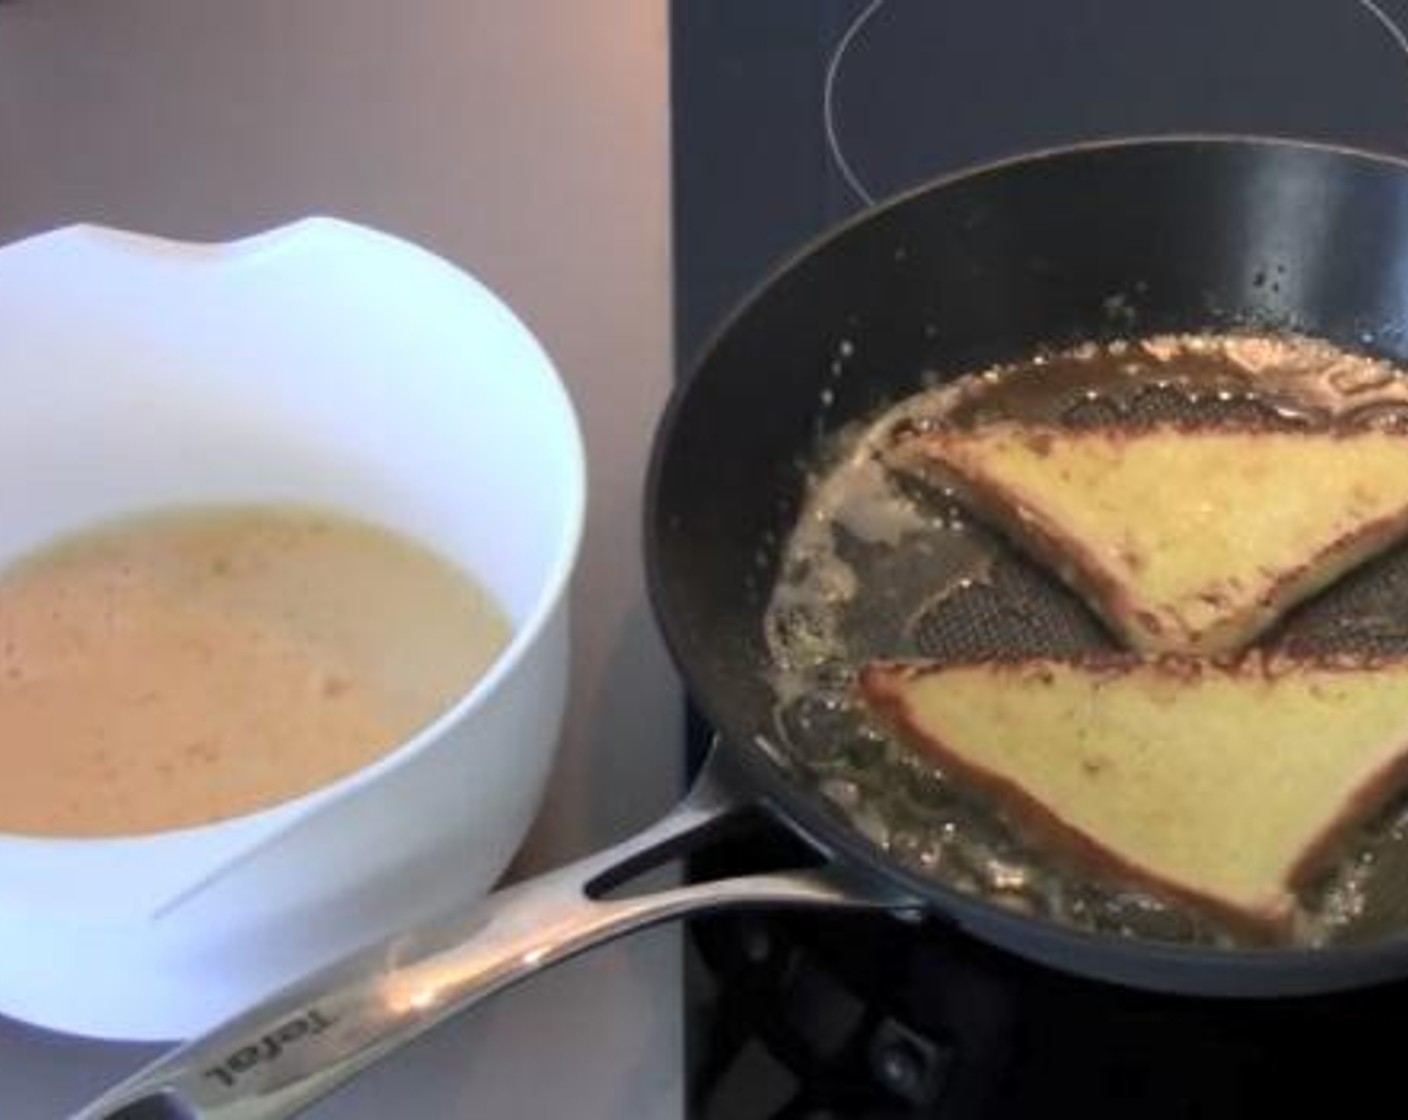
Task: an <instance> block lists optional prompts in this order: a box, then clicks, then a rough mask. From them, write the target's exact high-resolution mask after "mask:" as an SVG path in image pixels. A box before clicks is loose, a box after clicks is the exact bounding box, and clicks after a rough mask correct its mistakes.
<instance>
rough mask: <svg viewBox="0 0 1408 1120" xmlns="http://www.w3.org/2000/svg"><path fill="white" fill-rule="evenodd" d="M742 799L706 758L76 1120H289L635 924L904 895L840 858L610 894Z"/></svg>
mask: <svg viewBox="0 0 1408 1120" xmlns="http://www.w3.org/2000/svg"><path fill="white" fill-rule="evenodd" d="M747 807H748V806H746V805H744V804H743V803H741V802H739V801H738V800H737V799H736V798H735V797H734V796H733V795H732V794H730V793H729V792H728V790H727V788H726V786H725V784H723V783H721V782H720V781H719V780H718V775H717V764H716V763H712V762H711V763H709V764H706V766H705V768H704V770H703V771H701V773H700V776H699V778H698V779H697V780H696V782H695V784H694V787H693V789H692V790H691V791H690V793H689V795H688V796H687V797H686V798H685V799H684V800H683V801H682V802H681V803H680V804H679V805H678V806H677V807H676V808H675V809H674V810H673V811H672V812H670V813H669V814H668V815H667V816H665V817H664V818H663V819H662V820H660V821H658V822H657V823H656V824H654V825H652V826H651V827H649V828H647V829H645V830H644V831H642V832H640V833H638V834H636V835H635V836H632V837H630V838H629V839H627V840H624V841H622V842H621V843H619V844H617V845H616V846H614V847H612V848H608V849H607V850H605V851H603V852H599V853H597V854H595V855H590V856H587V857H586V858H584V859H582V860H579V861H578V862H576V863H572V864H569V865H568V866H566V867H563V868H560V869H558V870H556V871H552V872H549V873H547V874H545V875H542V876H540V877H538V878H535V879H531V880H528V881H525V882H522V883H519V884H517V885H515V886H512V887H509V888H507V889H505V890H502V891H499V892H497V893H495V894H492V895H490V896H489V897H488V898H486V899H484V900H483V901H482V902H480V903H479V904H478V905H476V906H474V907H472V908H469V909H467V910H464V911H462V912H460V913H456V914H452V915H448V916H446V917H444V918H441V919H438V920H436V921H434V922H430V923H426V924H424V925H422V926H420V927H418V928H416V929H414V930H411V931H408V932H406V933H403V934H399V935H397V936H395V937H393V938H391V939H389V940H387V941H385V942H383V943H381V944H379V945H375V946H373V947H371V948H368V949H364V950H362V951H360V952H358V953H355V954H353V955H352V956H350V957H348V958H346V959H344V960H343V961H341V962H340V963H337V964H334V965H332V966H330V967H329V968H327V969H325V970H324V971H322V972H320V973H317V974H315V975H314V976H312V977H310V978H309V979H307V980H305V981H302V982H300V983H297V984H294V985H293V986H291V987H290V988H287V989H285V990H284V991H283V992H281V993H279V994H277V995H275V996H273V997H272V998H271V999H270V1000H268V1001H267V1002H266V1003H264V1004H262V1005H261V1006H259V1007H256V1008H254V1009H252V1010H250V1011H248V1012H246V1013H245V1014H243V1015H241V1016H239V1017H237V1018H235V1019H233V1020H231V1021H230V1022H229V1023H227V1024H225V1025H224V1026H222V1027H218V1028H216V1029H215V1030H214V1031H213V1032H212V1033H210V1034H209V1035H207V1036H205V1037H204V1038H200V1039H196V1040H195V1041H192V1042H190V1043H187V1044H185V1045H184V1046H182V1047H180V1048H178V1049H176V1050H174V1051H172V1052H171V1053H170V1054H167V1055H166V1056H164V1057H162V1058H160V1059H158V1060H157V1061H156V1062H155V1063H153V1064H152V1065H150V1066H148V1067H147V1068H146V1069H144V1070H142V1071H140V1072H139V1073H137V1074H136V1075H135V1076H134V1077H132V1078H131V1079H130V1080H128V1081H126V1082H124V1083H123V1084H121V1085H119V1086H118V1087H116V1088H115V1089H113V1090H111V1091H110V1092H108V1093H107V1094H105V1095H104V1096H103V1097H102V1098H101V1099H99V1100H97V1101H95V1102H94V1103H93V1104H91V1105H89V1106H88V1107H87V1108H85V1109H83V1110H82V1111H81V1112H79V1113H77V1114H75V1116H74V1118H73V1120H235V1118H238V1120H277V1118H279V1117H286V1116H293V1115H296V1114H297V1113H299V1112H301V1111H302V1110H303V1109H304V1108H306V1107H307V1106H309V1105H310V1104H312V1103H313V1102H314V1101H316V1100H318V1099H319V1098H320V1097H322V1096H324V1095H326V1094H327V1093H330V1092H331V1091H332V1090H333V1089H335V1088H337V1087H338V1086H339V1085H341V1084H342V1083H343V1082H345V1081H347V1080H348V1079H349V1078H351V1077H353V1076H354V1075H356V1074H357V1073H359V1072H360V1071H361V1070H363V1069H365V1068H366V1067H367V1066H369V1065H371V1064H372V1063H373V1062H375V1061H377V1060H378V1059H380V1058H382V1057H384V1056H385V1055H387V1054H389V1053H390V1052H391V1051H393V1050H395V1049H396V1048H397V1047H399V1046H401V1045H403V1044H404V1043H406V1042H409V1041H410V1040H411V1039H413V1038H415V1037H417V1036H418V1035H420V1034H421V1033H422V1032H424V1031H426V1030H428V1029H430V1028H431V1027H433V1026H435V1025H436V1024H437V1023H440V1022H442V1021H443V1020H445V1019H447V1018H449V1017H450V1016H452V1015H454V1014H456V1013H458V1012H460V1011H463V1010H465V1009H466V1008H469V1007H471V1006H473V1005H474V1004H476V1003H478V1002H479V1001H480V1000H482V999H484V998H486V997H487V996H490V995H492V994H494V993H495V992H497V991H499V990H500V989H502V988H505V987H507V986H509V985H510V984H513V983H515V982H516V981H518V980H521V979H523V978H524V977H526V976H529V975H531V974H533V973H536V972H538V971H540V970H542V969H544V968H547V967H548V966H550V965H553V964H556V963H557V962H559V961H562V960H566V959H567V958H568V957H571V956H574V955H575V954H577V953H579V952H581V951H582V950H584V949H587V948H590V947H591V946H594V945H599V944H601V943H603V942H605V941H609V940H611V939H612V938H615V937H619V936H621V935H622V934H626V933H630V932H632V931H633V930H638V929H643V928H645V927H646V926H650V925H654V924H656V923H659V922H664V921H667V920H669V919H672V918H678V917H682V916H685V915H688V914H700V913H704V912H706V911H711V910H717V909H721V908H725V907H740V906H764V905H770V906H801V907H823V906H826V907H832V906H839V907H852V908H854V907H864V908H880V909H902V908H904V907H905V906H906V901H905V900H902V899H898V898H897V897H896V896H894V895H893V894H888V893H884V892H883V888H882V887H878V886H876V885H873V884H872V883H869V882H867V880H866V879H865V878H864V877H862V876H858V875H853V874H851V873H850V872H849V871H848V870H847V869H845V868H844V867H842V866H840V865H835V864H832V865H828V866H823V867H819V868H813V869H809V870H804V871H793V872H780V873H771V874H762V875H752V876H741V877H738V878H731V879H722V880H717V881H715V882H709V883H694V884H686V885H682V886H670V887H665V888H663V889H660V890H656V891H651V892H647V893H640V894H633V895H630V896H629V897H616V898H608V897H605V895H606V893H607V892H609V891H611V890H612V889H613V888H614V887H616V886H619V885H621V884H623V883H624V882H626V881H627V880H629V879H631V878H633V877H634V876H635V875H636V874H638V873H640V872H642V871H645V870H649V869H650V868H653V867H658V866H659V865H660V864H662V863H663V862H664V861H665V860H667V859H669V858H671V857H672V856H675V855H678V854H680V853H681V852H682V851H684V850H685V849H686V848H689V847H697V846H699V843H701V842H702V841H703V840H704V839H705V838H706V836H707V835H708V834H710V833H712V832H714V831H715V830H716V829H717V828H718V827H719V826H721V825H722V824H723V823H725V822H726V821H728V820H730V819H735V818H737V816H738V815H739V814H740V812H741V811H742V810H744V809H746V808H747Z"/></svg>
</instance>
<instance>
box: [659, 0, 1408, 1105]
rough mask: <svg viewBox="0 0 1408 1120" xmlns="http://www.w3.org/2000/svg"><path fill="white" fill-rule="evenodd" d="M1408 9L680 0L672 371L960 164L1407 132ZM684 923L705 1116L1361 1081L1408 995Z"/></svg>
mask: <svg viewBox="0 0 1408 1120" xmlns="http://www.w3.org/2000/svg"><path fill="white" fill-rule="evenodd" d="M1403 28H1408V0H1236V2H1234V3H1229V2H1227V0H1180V2H1178V3H1169V2H1168V0H1118V2H1117V0H1056V2H1053V0H675V2H674V4H673V7H672V19H671V37H672V67H673V75H674V77H673V81H674V149H675V155H674V161H675V166H674V171H675V207H676V209H675V235H676V236H675V260H676V306H677V340H678V353H679V359H680V362H679V364H680V370H681V373H683V372H685V371H687V369H688V368H689V366H690V365H691V364H692V361H693V359H694V356H695V355H696V354H697V353H698V351H699V350H700V348H701V347H702V346H703V345H704V343H705V341H706V339H707V337H708V335H709V333H710V332H711V331H712V330H713V329H714V328H715V327H716V326H717V324H718V323H719V322H720V321H721V319H722V318H723V317H724V316H725V315H726V314H727V312H728V311H729V309H730V308H732V307H733V306H734V305H735V304H736V303H737V302H738V301H739V300H740V299H741V298H743V297H744V296H745V295H746V294H747V292H748V291H749V290H751V289H752V288H753V287H754V286H755V285H757V284H758V283H759V282H761V281H762V280H763V279H764V278H765V277H766V275H767V274H768V272H769V271H770V270H771V269H772V268H773V267H774V266H775V265H776V264H777V263H779V262H780V261H781V260H782V259H785V258H786V257H787V256H788V255H790V254H791V253H793V252H795V251H797V250H798V249H800V248H801V247H802V246H803V245H804V244H805V243H806V242H807V241H808V240H809V239H810V238H811V237H813V236H815V235H816V234H817V233H819V232H821V231H822V230H824V229H826V228H827V227H829V226H831V225H833V224H835V223H837V222H839V221H841V220H842V219H844V218H846V217H848V216H850V215H852V214H854V213H857V212H860V211H862V210H863V209H865V208H866V207H867V206H870V205H872V204H874V203H875V202H877V201H882V200H884V199H885V198H887V197H890V196H893V195H894V194H896V193H898V192H901V191H903V190H905V189H907V188H909V187H912V186H914V185H917V184H919V183H921V182H923V181H925V180H927V179H929V178H931V177H934V176H937V175H940V174H943V173H946V172H951V171H954V170H957V169H959V168H962V167H966V166H970V165H973V164H976V163H980V162H984V161H988V160H992V159H996V158H1000V157H1003V156H1007V155H1011V154H1015V153H1018V152H1022V151H1029V150H1033V149H1039V148H1043V147H1049V146H1053V145H1059V144H1065V143H1070V142H1076V141H1081V140H1089V139H1097V138H1105V137H1112V136H1131V135H1147V134H1162V133H1172V132H1180V133H1188V132H1217V133H1228V132H1235V133H1250V134H1265V135H1279V136H1292V137H1301V138H1306V139H1315V140H1325V141H1333V142H1340V143H1347V144H1351V145H1354V146H1360V147H1368V148H1373V149H1377V150H1380V151H1387V152H1394V153H1404V154H1408V37H1405V35H1404V31H1403V30H1402V29H1403ZM707 730H708V729H707V728H704V727H702V726H701V725H700V724H699V722H698V721H697V720H695V721H693V722H692V729H691V751H692V753H693V754H695V755H697V754H698V752H699V750H700V748H701V744H702V742H703V739H704V737H705V736H706V735H707ZM779 844H780V845H781V848H780V849H778V850H771V849H770V848H769V846H768V845H766V844H763V845H760V844H758V843H756V842H754V843H751V844H749V845H746V846H744V847H740V848H738V849H735V850H732V851H723V852H720V853H717V854H715V855H713V856H712V857H710V860H711V861H712V865H713V867H714V868H715V869H718V868H720V867H727V868H738V867H745V866H749V865H753V864H758V863H760V862H766V861H769V860H772V859H785V858H786V852H785V850H781V849H783V848H785V844H783V843H782V842H781V841H779ZM690 945H691V951H690V968H689V970H688V972H689V984H688V997H689V1006H690V1016H689V1046H690V1053H691V1059H692V1092H691V1110H692V1115H693V1116H695V1117H697V1118H700V1120H723V1118H728V1120H754V1118H757V1120H762V1118H781V1117H790V1118H794V1120H802V1118H809V1120H823V1118H825V1117H833V1118H839V1117H858V1118H862V1120H865V1118H890V1117H893V1118H900V1117H920V1116H922V1117H1004V1118H1005V1117H1013V1116H1032V1115H1038V1114H1042V1113H1046V1112H1051V1111H1056V1112H1060V1111H1063V1110H1065V1111H1074V1110H1076V1109H1079V1110H1080V1111H1081V1113H1082V1114H1083V1115H1087V1116H1130V1115H1138V1116H1142V1117H1161V1118H1162V1117H1175V1116H1176V1117H1233V1116H1239V1117H1241V1116H1257V1115H1270V1114H1272V1113H1281V1112H1283V1111H1284V1110H1285V1109H1286V1108H1287V1107H1288V1106H1289V1105H1291V1104H1293V1103H1296V1102H1300V1103H1305V1104H1309V1105H1310V1106H1311V1107H1313V1108H1315V1109H1317V1110H1321V1109H1341V1110H1352V1111H1362V1110H1365V1109H1367V1107H1369V1102H1371V1101H1372V1100H1374V1099H1375V1095H1376V1094H1378V1093H1379V1092H1380V1091H1381V1090H1382V1091H1385V1092H1389V1093H1392V1091H1393V1090H1394V1088H1395V1084H1396V1082H1397V1080H1398V1078H1397V1068H1396V1067H1397V1061H1398V1059H1397V1052H1396V1051H1397V1048H1396V1045H1395V1041H1394V1040H1395V1036H1396V1034H1397V1031H1398V1029H1400V1028H1399V1025H1400V1024H1402V1023H1404V1022H1408V987H1405V986H1402V985H1393V986H1385V987H1382V988H1379V989H1376V990H1374V991H1370V992H1364V993H1358V994H1354V995H1345V996H1336V997H1327V998H1318V999H1310V1000H1304V999H1303V1000H1295V1001H1272V1002H1260V1003H1236V1002H1216V1001H1204V1000H1186V999H1175V998H1171V997H1158V996H1151V995H1145V994H1141V993H1134V992H1126V991H1123V990H1120V989H1114V988H1108V987H1103V986H1099V985H1094V984H1091V983H1087V982H1084V981H1079V980H1074V979H1071V978H1068V977H1064V976H1061V975H1058V974H1056V973H1052V972H1049V971H1047V970H1045V969H1041V968H1037V967H1035V966H1032V965H1028V964H1026V963H1024V962H1021V961H1017V960H1015V959H1013V958H1011V957H1008V956H1006V955H1004V954H1002V953H999V952H996V951H994V950H991V949H989V948H987V947H985V946H981V945H977V944H974V943H972V942H970V941H969V940H967V939H966V938H963V937H962V936H960V935H956V934H953V933H951V932H942V931H938V930H935V929H931V928H929V927H926V926H921V927H917V928H916V927H910V926H903V925H900V924H899V923H896V922H893V921H891V920H889V919H885V918H856V917H844V918H843V917H839V916H830V917H821V916H816V915H806V916H799V915H792V916H787V917H785V918H783V917H778V916H768V915H746V916H735V917H726V918H715V919H709V920H706V921H698V922H696V923H694V924H693V926H692V929H691V935H690ZM1377 1107H1383V1106H1382V1105H1379V1106H1377Z"/></svg>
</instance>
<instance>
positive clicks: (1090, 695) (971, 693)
mask: <svg viewBox="0 0 1408 1120" xmlns="http://www.w3.org/2000/svg"><path fill="white" fill-rule="evenodd" d="M859 689H860V693H861V695H862V697H863V699H864V701H865V703H866V704H867V705H868V706H869V707H870V708H871V709H873V710H874V711H875V712H876V713H877V714H878V715H879V716H880V717H881V719H882V720H883V721H884V722H885V723H886V724H887V725H888V726H889V727H891V728H892V729H893V730H894V731H895V732H896V733H897V734H898V735H899V736H900V738H901V739H902V740H904V741H906V742H908V743H910V744H912V745H913V746H915V747H916V748H917V749H919V750H922V751H924V752H926V753H927V754H929V755H930V756H931V757H932V758H933V760H935V761H936V762H937V763H938V765H939V767H940V769H941V770H943V772H944V773H946V774H947V775H949V776H950V777H951V778H952V779H953V780H955V781H956V782H958V783H959V784H960V785H964V786H967V787H968V788H969V789H970V790H972V791H973V792H974V793H976V794H977V795H979V796H981V797H982V798H983V799H984V800H986V801H987V802H988V803H990V804H992V805H993V806H994V807H995V808H997V809H998V810H1000V811H1001V812H1002V814H1003V815H1004V817H1005V818H1006V819H1007V820H1009V822H1010V823H1012V824H1013V825H1014V826H1016V827H1017V828H1018V830H1019V831H1022V832H1024V833H1025V834H1026V835H1027V836H1028V837H1029V838H1030V839H1032V840H1033V841H1035V842H1037V843H1039V844H1045V845H1048V846H1052V847H1054V849H1056V850H1059V851H1060V852H1063V853H1065V854H1066V855H1067V856H1068V857H1071V858H1072V859H1073V860H1074V861H1075V862H1076V863H1077V864H1078V865H1079V866H1082V867H1083V868H1084V869H1086V870H1090V871H1093V872H1096V873H1097V874H1101V875H1103V876H1104V877H1107V878H1114V879H1115V880H1117V881H1124V882H1127V883H1131V884H1138V885H1142V886H1144V887H1147V888H1150V889H1152V890H1154V891H1155V892H1159V893H1163V894H1165V895H1167V896H1169V897H1173V898H1177V899H1182V900H1184V901H1187V902H1192V903H1194V904H1195V905H1197V906H1199V907H1201V908H1202V909H1204V910H1205V911H1207V912H1210V913H1213V914H1216V915H1220V916H1221V917H1223V918H1224V919H1227V920H1229V921H1230V922H1231V923H1232V924H1233V925H1234V926H1236V927H1237V928H1240V929H1241V930H1243V931H1251V932H1254V933H1256V934H1258V935H1260V936H1262V937H1264V938H1267V939H1276V938H1279V937H1281V936H1283V935H1284V934H1286V933H1287V932H1288V928H1289V923H1290V919H1291V917H1292V914H1293V907H1294V901H1295V891H1296V890H1297V889H1299V888H1301V887H1303V886H1304V885H1305V884H1306V882H1307V880H1308V879H1310V878H1312V877H1313V876H1314V875H1315V874H1316V873H1317V872H1319V871H1320V870H1322V869H1323V868H1324V867H1325V866H1326V865H1327V861H1329V860H1330V859H1332V858H1333V856H1334V855H1335V854H1336V852H1337V851H1338V848H1339V844H1340V841H1341V840H1342V839H1343V838H1344V837H1345V835H1346V834H1347V833H1348V832H1350V831H1351V830H1352V829H1353V828H1354V827H1355V826H1356V825H1359V824H1360V823H1361V822H1363V821H1364V819H1365V817H1366V816H1367V815H1369V814H1371V813H1373V812H1374V811H1375V810H1376V809H1378V808H1380V807H1381V806H1382V805H1383V803H1384V802H1385V801H1386V800H1387V799H1388V798H1389V797H1391V796H1392V794H1393V793H1394V792H1395V791H1396V790H1397V789H1398V788H1399V786H1400V784H1401V783H1402V782H1403V781H1404V780H1405V779H1408V660H1403V661H1391V662H1377V663H1373V664H1367V665H1359V666H1355V665H1352V664H1349V663H1346V662H1334V661H1298V660H1288V659H1286V658H1284V657H1276V658H1273V657H1272V656H1270V655H1266V654H1263V653H1261V652H1259V651H1253V652H1252V653H1250V654H1248V655H1246V656H1245V657H1244V658H1242V659H1241V660H1239V661H1235V662H1231V661H1222V662H1219V661H1205V660H1200V659H1194V658H1181V657H1171V656H1170V657H1162V658H1154V659H1143V658H1139V657H1137V656H1135V655H1132V654H1112V655H1102V656H1100V657H1098V658H1093V659H1090V660H1086V661H1057V660H1044V659H1033V660H1027V661H1020V662H987V663H976V664H956V665H938V664H934V663H894V662H875V663H872V664H871V665H869V666H867V667H866V668H865V669H864V670H863V672H862V673H861V676H860V680H859Z"/></svg>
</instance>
